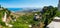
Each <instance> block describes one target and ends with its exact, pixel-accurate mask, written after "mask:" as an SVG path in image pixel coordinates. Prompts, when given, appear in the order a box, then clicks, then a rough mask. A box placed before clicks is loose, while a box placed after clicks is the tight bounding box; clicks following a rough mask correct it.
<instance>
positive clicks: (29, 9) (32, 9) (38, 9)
mask: <svg viewBox="0 0 60 28" xmlns="http://www.w3.org/2000/svg"><path fill="white" fill-rule="evenodd" d="M41 10H42V8H23V10H22V11H17V12H38V11H41Z"/></svg>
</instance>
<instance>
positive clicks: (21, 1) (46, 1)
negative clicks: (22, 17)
mask: <svg viewBox="0 0 60 28" xmlns="http://www.w3.org/2000/svg"><path fill="white" fill-rule="evenodd" d="M0 5H1V6H3V7H6V8H21V7H43V6H49V5H52V6H57V5H58V0H0Z"/></svg>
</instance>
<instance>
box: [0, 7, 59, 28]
mask: <svg viewBox="0 0 60 28" xmlns="http://www.w3.org/2000/svg"><path fill="white" fill-rule="evenodd" d="M1 8H2V7H1ZM4 12H7V14H8V15H9V16H11V15H10V13H11V12H10V11H9V10H8V9H4V8H3V10H0V25H2V27H5V28H10V27H7V26H4V25H5V24H4V23H2V21H1V19H2V17H3V15H4ZM35 13H37V14H38V15H39V14H40V13H41V14H42V19H41V20H39V21H34V20H33V19H34V14H35ZM59 15H60V12H59V11H58V9H57V7H53V6H45V7H43V9H42V11H40V12H31V13H29V14H28V13H27V14H25V15H23V16H20V17H18V18H16V21H12V20H11V22H10V24H12V25H13V27H12V28H29V25H33V27H36V28H38V27H40V28H45V27H46V26H47V25H48V24H49V23H50V22H51V21H52V20H53V17H55V16H59ZM13 16H14V15H13ZM3 24H4V25H3Z"/></svg>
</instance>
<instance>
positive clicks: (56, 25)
mask: <svg viewBox="0 0 60 28" xmlns="http://www.w3.org/2000/svg"><path fill="white" fill-rule="evenodd" d="M47 28H60V17H54V20H53V21H52V22H51V23H50V24H49V25H47Z"/></svg>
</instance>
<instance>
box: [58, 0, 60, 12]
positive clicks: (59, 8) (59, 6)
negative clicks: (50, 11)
mask: <svg viewBox="0 0 60 28" xmlns="http://www.w3.org/2000/svg"><path fill="white" fill-rule="evenodd" d="M58 10H59V11H60V0H59V3H58Z"/></svg>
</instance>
